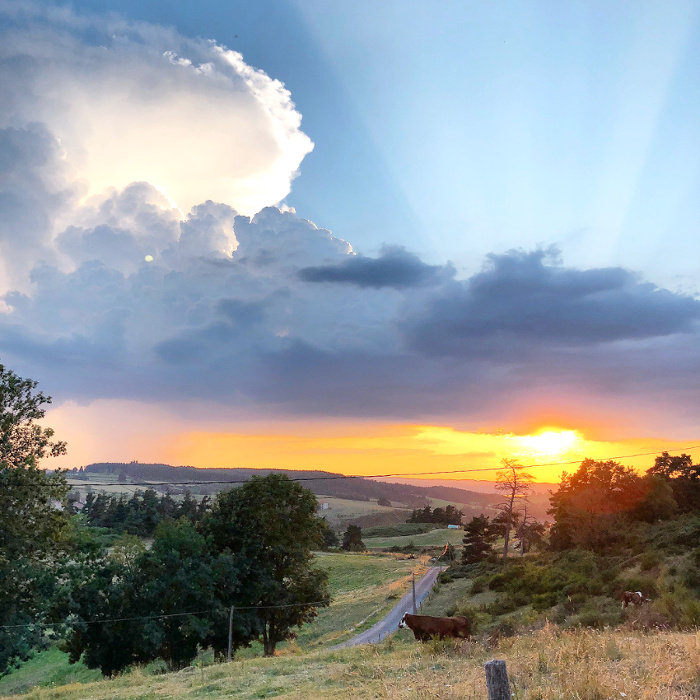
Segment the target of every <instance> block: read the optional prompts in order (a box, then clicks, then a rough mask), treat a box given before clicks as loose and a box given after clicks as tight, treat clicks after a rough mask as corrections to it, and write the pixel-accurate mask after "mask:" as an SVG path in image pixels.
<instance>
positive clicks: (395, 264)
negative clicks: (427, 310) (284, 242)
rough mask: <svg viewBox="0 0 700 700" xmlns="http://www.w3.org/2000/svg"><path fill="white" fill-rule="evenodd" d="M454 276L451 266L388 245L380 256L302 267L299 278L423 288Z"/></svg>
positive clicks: (359, 285)
mask: <svg viewBox="0 0 700 700" xmlns="http://www.w3.org/2000/svg"><path fill="white" fill-rule="evenodd" d="M453 275H454V269H453V268H452V267H451V266H450V265H444V266H443V265H426V264H425V263H424V262H423V261H422V260H420V258H418V256H416V255H413V254H412V253H409V252H407V251H406V250H405V249H404V248H399V247H387V248H385V249H384V250H383V251H382V253H381V255H380V256H379V257H378V258H367V257H364V256H361V255H357V256H353V257H348V258H346V259H345V260H343V261H341V262H339V263H336V264H331V265H317V266H315V267H305V268H302V269H301V270H299V277H300V278H301V279H302V280H304V281H305V282H332V283H345V284H354V285H357V286H358V287H374V288H375V289H380V288H382V287H393V288H395V289H404V288H407V287H423V286H427V285H433V284H438V283H439V282H441V281H443V280H444V279H446V278H449V277H452V276H453Z"/></svg>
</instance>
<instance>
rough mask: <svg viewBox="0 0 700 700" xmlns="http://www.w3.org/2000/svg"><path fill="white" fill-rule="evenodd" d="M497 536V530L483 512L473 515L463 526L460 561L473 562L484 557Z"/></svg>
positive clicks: (489, 552) (491, 548) (491, 550)
mask: <svg viewBox="0 0 700 700" xmlns="http://www.w3.org/2000/svg"><path fill="white" fill-rule="evenodd" d="M497 538H498V530H497V528H495V527H494V526H493V524H492V523H491V522H490V521H489V518H488V516H486V515H484V514H483V513H482V514H481V515H478V516H474V517H473V518H472V519H471V520H470V521H469V522H468V523H467V524H466V525H465V526H464V539H463V540H462V543H463V544H464V548H463V549H462V562H463V563H464V564H474V563H476V562H479V561H483V560H484V559H486V558H487V557H488V556H489V555H490V554H491V552H493V544H494V542H495V541H496V539H497Z"/></svg>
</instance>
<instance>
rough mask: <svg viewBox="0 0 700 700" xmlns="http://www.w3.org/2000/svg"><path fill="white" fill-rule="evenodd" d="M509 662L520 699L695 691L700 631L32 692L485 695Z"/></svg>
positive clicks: (265, 663) (525, 638)
mask: <svg viewBox="0 0 700 700" xmlns="http://www.w3.org/2000/svg"><path fill="white" fill-rule="evenodd" d="M492 658H499V659H504V660H505V661H506V664H507V669H508V675H509V678H510V681H511V686H512V690H513V691H514V698H517V699H518V700H560V699H567V700H568V699H571V700H575V699H580V700H584V699H585V700H604V699H607V698H627V700H680V699H682V698H688V699H690V698H697V692H698V681H699V678H698V668H700V637H699V636H698V635H697V634H695V633H680V632H664V633H656V634H642V633H640V632H636V631H634V630H631V629H625V630H616V631H611V630H606V631H592V630H572V631H564V632H562V631H560V630H558V629H557V628H555V627H553V626H546V627H544V628H542V629H540V630H538V631H536V632H533V633H529V634H525V635H522V636H518V637H512V638H507V639H500V640H498V641H496V642H494V643H493V644H489V645H485V644H483V643H481V642H464V643H461V644H457V645H455V644H453V643H439V642H434V643H429V644H425V645H422V644H418V643H416V642H414V641H413V640H411V639H410V637H409V633H407V632H397V633H396V634H395V635H394V636H393V638H389V639H387V640H385V641H384V642H383V643H382V644H380V645H370V646H364V647H356V648H354V649H345V650H342V651H334V652H331V651H316V652H311V653H307V654H291V655H280V656H277V657H274V658H270V659H264V658H258V659H251V660H236V661H233V662H232V663H231V664H221V665H216V666H210V667H205V668H194V667H191V668H188V669H185V670H183V671H181V672H179V673H172V674H167V675H162V676H155V677H154V676H146V675H144V674H143V673H141V672H139V671H134V672H132V673H129V674H126V675H124V676H121V677H119V678H117V679H115V680H112V681H100V682H97V683H90V684H87V685H76V684H74V685H68V686H63V687H54V688H45V689H37V690H35V691H34V692H32V693H31V694H29V695H27V696H25V697H27V698H31V699H32V700H48V699H49V698H51V699H52V700H83V699H86V698H91V699H92V700H121V699H124V700H127V699H135V698H144V699H145V698H150V699H156V698H181V699H182V700H189V699H190V698H192V699H194V698H209V699H211V700H215V699H217V698H227V697H235V698H238V699H240V700H252V699H253V698H266V697H278V698H294V699H297V700H301V699H303V698H318V699H319V700H324V699H326V698H329V699H330V698H332V699H333V700H338V699H339V698H359V699H362V698H378V697H380V698H387V699H388V700H398V699H399V698H411V699H414V698H435V697H439V698H446V699H448V700H449V699H453V700H457V699H459V700H484V698H486V682H485V676H484V664H485V663H486V662H487V661H489V660H490V659H492Z"/></svg>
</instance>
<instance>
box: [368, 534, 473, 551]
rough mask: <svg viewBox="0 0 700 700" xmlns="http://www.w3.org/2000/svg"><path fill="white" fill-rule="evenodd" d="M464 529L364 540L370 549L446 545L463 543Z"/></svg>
mask: <svg viewBox="0 0 700 700" xmlns="http://www.w3.org/2000/svg"><path fill="white" fill-rule="evenodd" d="M463 538H464V530H462V529H458V530H431V531H430V532H424V533H422V534H419V535H401V536H400V537H366V538H365V537H363V538H362V541H363V542H364V543H365V546H366V547H367V548H368V549H386V548H387V547H405V546H406V545H409V544H414V545H415V546H416V547H438V546H442V547H444V546H445V543H446V542H449V543H450V544H454V545H457V544H459V545H461V544H462V539H463Z"/></svg>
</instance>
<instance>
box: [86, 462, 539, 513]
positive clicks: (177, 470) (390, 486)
mask: <svg viewBox="0 0 700 700" xmlns="http://www.w3.org/2000/svg"><path fill="white" fill-rule="evenodd" d="M83 473H84V475H85V477H87V478H88V479H89V476H90V474H116V475H119V474H124V476H125V477H127V478H128V480H129V482H130V483H143V482H150V481H159V482H164V483H171V484H173V485H174V486H175V485H176V484H179V483H182V482H232V483H233V485H234V486H235V485H236V484H238V483H242V482H244V481H247V480H249V479H251V478H252V477H253V476H264V475H265V474H270V473H276V474H286V475H287V476H289V477H290V478H293V479H296V480H300V481H302V483H303V485H304V486H305V487H306V488H308V489H310V490H311V491H313V493H315V494H316V495H317V496H328V497H333V498H343V499H348V500H359V501H368V500H378V499H380V498H386V499H388V500H389V501H391V502H392V504H395V505H403V506H405V507H407V508H420V507H423V506H425V505H428V504H429V503H430V502H431V500H430V499H440V500H443V501H448V502H450V503H454V504H455V505H456V506H457V507H459V508H460V509H461V510H463V511H464V513H465V515H466V516H468V517H471V516H472V515H478V514H479V513H480V512H482V511H483V512H484V513H485V514H487V515H493V513H494V512H495V507H496V506H497V504H498V503H499V502H500V501H501V500H502V499H501V497H500V496H499V495H498V494H497V493H496V492H495V491H494V492H493V493H480V492H477V491H468V490H466V489H461V488H459V487H456V486H418V485H416V484H415V482H414V483H411V484H403V483H394V482H387V481H376V480H374V479H366V478H363V477H343V476H342V475H339V474H333V473H332V472H324V471H292V470H285V469H238V468H237V469H198V468H195V467H188V466H181V467H173V466H170V465H168V464H145V463H141V462H129V463H119V462H98V463H95V464H89V465H87V466H86V467H84V468H83ZM187 488H189V489H190V490H191V491H192V492H193V493H215V492H216V491H220V490H222V489H225V488H227V484H226V483H212V484H211V485H208V484H206V483H205V484H203V485H191V486H188V487H187ZM173 490H176V489H175V488H173ZM540 501H542V503H540ZM530 512H531V514H532V515H534V516H535V517H537V518H540V519H542V518H543V517H544V515H545V513H546V504H545V503H544V500H543V499H542V498H541V497H538V496H534V497H533V499H532V508H531V511H530Z"/></svg>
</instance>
